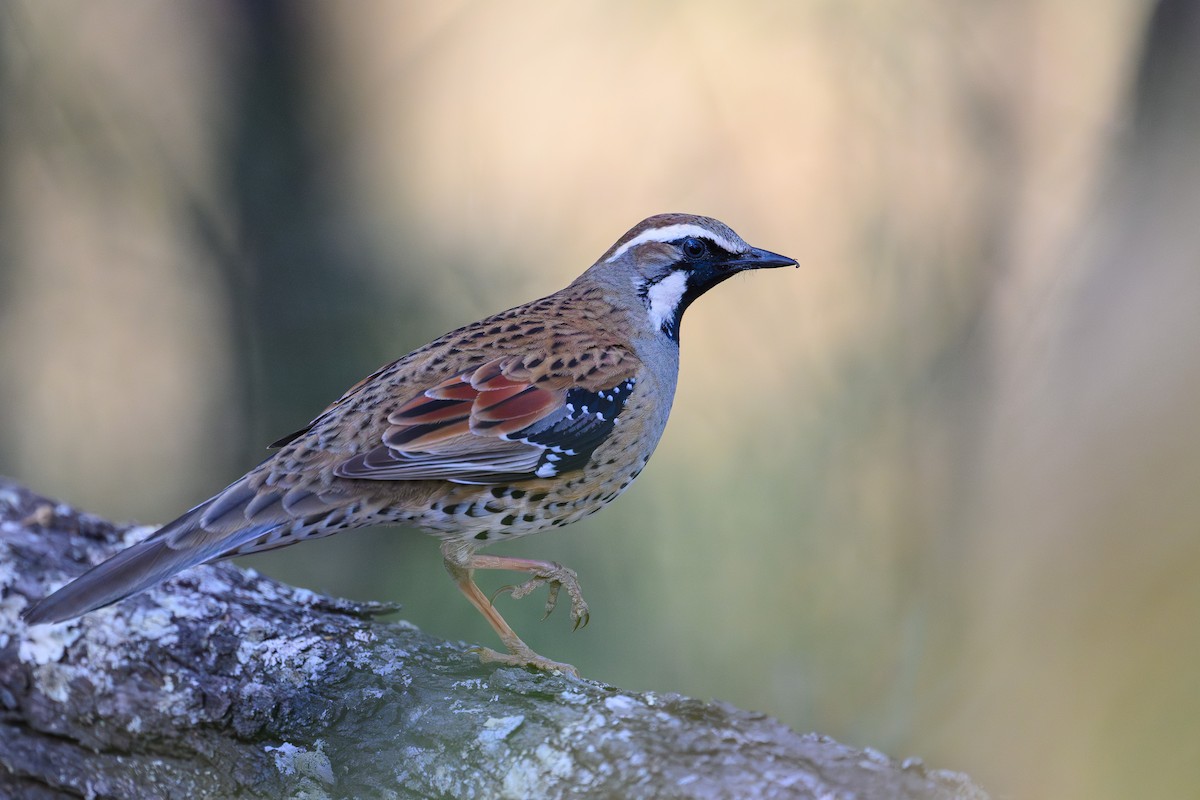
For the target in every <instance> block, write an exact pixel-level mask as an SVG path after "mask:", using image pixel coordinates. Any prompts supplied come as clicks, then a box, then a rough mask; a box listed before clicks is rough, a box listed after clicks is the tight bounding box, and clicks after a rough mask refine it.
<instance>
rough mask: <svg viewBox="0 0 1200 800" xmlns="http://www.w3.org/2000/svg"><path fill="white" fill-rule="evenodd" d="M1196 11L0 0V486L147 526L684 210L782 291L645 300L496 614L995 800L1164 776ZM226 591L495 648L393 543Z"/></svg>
mask: <svg viewBox="0 0 1200 800" xmlns="http://www.w3.org/2000/svg"><path fill="white" fill-rule="evenodd" d="M1198 9H1200V4H1197V3H1194V2H1189V1H1188V0H1164V2H1160V3H1155V2H1149V0H1141V1H1138V0H1098V2H1085V0H1055V1H1054V2H1042V0H984V1H983V2H975V3H954V2H947V1H946V0H940V1H939V0H807V1H806V2H794V3H770V2H761V1H759V0H750V1H748V2H743V3H738V4H733V3H724V2H716V0H713V1H712V2H675V3H668V2H664V3H656V4H647V3H634V2H599V1H598V0H597V1H595V2H593V1H591V0H580V1H579V2H572V3H560V4H544V3H537V2H512V3H504V4H481V3H466V2H443V3H426V4H413V3H400V2H395V3H390V2H362V3H355V4H334V3H327V4H316V3H272V2H255V3H241V2H233V1H232V0H229V1H227V2H209V1H207V0H206V1H205V2H200V1H199V0H192V1H191V2H173V3H165V2H150V1H146V2H141V1H135V2H113V1H112V0H101V1H98V2H83V1H82V0H80V1H79V2H74V1H71V2H67V1H63V0H50V1H48V2H10V3H5V4H4V5H3V6H2V7H0V472H3V473H5V474H8V475H10V476H13V477H15V478H17V479H19V480H21V481H24V482H26V483H27V484H28V485H29V486H31V487H32V488H33V489H35V490H38V491H40V492H43V493H48V494H51V495H55V496H58V497H61V498H62V499H64V500H67V501H69V502H71V503H74V504H77V505H79V506H81V507H83V508H86V509H89V510H92V511H95V512H98V513H101V514H104V515H107V516H110V517H113V518H116V519H135V518H136V519H138V520H142V521H147V522H151V521H165V520H167V519H169V518H171V517H173V516H175V515H176V514H177V513H179V512H180V511H182V510H183V509H186V508H188V507H189V506H191V505H192V504H194V503H195V502H197V501H198V500H201V499H203V498H205V497H207V496H208V495H209V494H210V493H212V492H213V491H215V490H217V489H219V488H220V487H222V486H223V485H225V484H226V483H227V482H229V481H230V480H231V479H233V478H234V477H236V476H237V475H239V474H241V472H242V471H243V470H245V469H247V468H248V467H250V466H251V465H253V464H254V463H256V462H257V461H258V460H259V459H260V458H261V457H262V456H263V455H264V452H265V451H264V449H263V447H264V446H265V445H266V443H268V442H270V441H272V440H273V439H275V438H277V437H279V436H282V435H283V434H286V433H288V432H290V431H292V430H294V429H296V428H298V427H300V426H301V425H303V424H304V423H305V422H306V421H307V420H308V419H310V418H311V417H312V416H314V415H315V414H316V413H318V412H319V411H320V410H321V409H322V408H323V407H324V406H325V404H326V403H328V402H329V401H331V400H332V399H334V398H336V397H337V396H338V395H339V394H340V393H341V392H342V391H343V390H344V389H345V388H346V387H348V386H349V385H350V384H352V383H353V382H355V381H356V380H357V379H359V378H360V377H362V376H363V375H366V374H367V373H369V372H371V371H372V370H373V369H374V368H375V367H376V366H378V365H379V364H382V363H384V362H386V361H389V360H391V359H393V358H395V357H398V356H400V355H402V354H404V353H406V352H408V351H409V350H410V349H412V348H414V347H416V346H418V345H421V344H423V343H425V342H426V341H428V340H429V339H431V338H433V337H434V336H436V335H438V334H440V333H442V332H444V331H446V330H449V329H451V328H454V327H457V326H458V325H461V324H464V323H467V322H470V321H473V320H475V319H477V318H479V317H481V316H484V315H486V314H488V313H491V312H493V311H497V310H500V309H503V308H507V307H509V306H512V305H515V304H517V303H520V302H523V301H525V300H528V299H532V298H534V297H537V296H540V295H543V294H547V293H549V292H552V291H554V290H556V289H558V288H560V287H561V286H563V285H565V284H566V283H567V282H568V281H569V280H571V279H572V278H574V277H575V276H576V275H577V274H578V273H579V272H580V271H582V269H583V268H584V267H586V266H587V265H588V264H590V263H591V262H592V261H593V260H594V259H595V258H596V257H597V256H598V255H599V254H600V253H602V252H604V250H605V249H606V248H607V247H608V246H609V245H610V244H611V243H612V242H613V241H614V240H615V239H616V238H617V237H618V236H619V235H620V234H621V233H623V232H624V231H625V230H626V229H627V228H628V227H629V226H631V225H633V224H634V223H635V222H637V221H638V220H639V219H641V218H642V217H645V216H647V215H649V214H652V213H656V212H661V211H675V210H680V211H690V212H695V213H703V214H709V215H713V216H716V217H719V218H721V219H723V220H725V221H726V222H728V223H729V224H730V225H732V226H733V227H734V228H735V229H736V230H737V231H738V232H739V233H741V234H742V235H743V236H745V237H746V238H747V239H748V240H749V241H751V242H753V243H755V244H757V245H760V246H762V247H766V248H769V249H772V250H776V251H779V252H783V253H787V254H789V255H792V256H795V257H796V258H798V259H799V260H800V262H801V264H802V269H800V270H798V271H797V270H791V271H786V272H782V271H781V272H773V273H761V274H752V275H750V276H748V277H747V278H745V279H743V280H739V281H735V282H733V283H732V284H727V285H726V286H723V287H722V288H721V290H720V291H718V292H715V293H713V294H712V295H711V296H708V297H705V298H704V300H703V301H701V302H700V303H698V304H697V306H696V307H694V308H693V310H691V311H690V312H689V314H688V320H687V323H686V324H685V328H686V330H685V332H684V334H683V338H684V344H683V366H682V379H681V384H680V387H679V392H678V395H677V400H676V408H675V412H674V414H673V417H672V420H671V425H670V426H669V427H668V429H667V433H666V436H665V437H664V439H663V441H662V443H661V445H660V446H659V449H658V453H657V455H656V456H655V458H654V459H653V460H652V461H651V463H650V466H649V468H648V469H647V470H646V471H645V474H644V475H643V477H642V478H641V480H640V481H639V482H638V484H637V485H636V486H635V487H634V488H633V489H632V490H631V491H630V492H629V493H628V494H626V495H625V496H624V497H622V498H621V500H620V501H618V502H617V503H616V504H614V506H612V507H611V508H610V509H608V510H607V511H606V512H605V513H602V514H600V515H598V516H596V517H592V518H589V519H588V520H586V521H584V522H582V523H580V524H578V525H574V526H571V527H570V528H568V529H565V530H563V531H559V532H555V533H554V534H553V535H548V536H540V537H533V538H529V539H525V540H523V541H521V542H518V543H514V544H513V545H511V546H507V547H502V548H499V549H498V550H497V552H500V551H503V552H504V553H506V554H512V555H528V556H534V557H537V558H545V559H555V560H559V561H563V562H565V563H567V564H569V565H572V566H574V567H575V568H576V569H577V570H578V571H579V573H580V576H581V579H582V583H583V586H584V588H585V591H586V595H587V597H588V600H589V601H590V603H591V605H592V611H593V614H592V623H591V625H590V626H589V627H588V628H587V629H586V630H585V631H582V632H579V633H575V634H571V633H570V631H569V622H568V620H567V617H566V615H565V613H564V612H561V611H560V612H559V614H558V615H556V616H555V617H552V618H550V619H549V620H547V621H546V622H544V623H540V624H539V623H538V619H539V618H540V616H541V605H542V603H541V599H540V598H535V599H531V600H526V601H524V602H520V603H512V602H510V601H505V600H503V599H502V600H500V601H499V602H500V604H501V608H502V610H503V612H504V613H505V615H506V616H508V618H509V620H510V621H511V622H512V623H513V624H514V627H516V628H517V630H519V631H520V632H521V633H522V635H524V636H525V637H526V638H527V640H528V641H529V642H530V644H531V645H532V646H533V647H534V648H535V649H537V650H539V651H541V652H543V653H545V654H546V655H548V656H550V657H553V658H557V659H561V660H565V661H569V662H572V663H574V664H576V665H578V666H579V667H580V669H581V671H582V672H583V674H584V675H586V676H588V677H591V678H596V679H600V680H604V681H609V682H613V683H616V684H619V685H622V686H625V687H629V688H636V689H654V690H661V691H678V692H683V693H687V694H691V695H696V696H700V697H717V698H721V699H724V700H728V701H731V702H733V703H736V704H737V705H740V706H744V707H750V708H754V709H759V710H762V711H765V712H768V713H770V714H773V715H775V716H777V717H779V718H781V719H782V720H784V721H786V722H787V723H789V724H790V725H792V726H794V727H795V728H797V729H798V730H801V731H809V730H815V731H821V732H823V733H827V734H830V735H833V736H835V737H837V738H839V739H841V740H844V741H846V742H849V743H852V744H855V745H870V746H874V747H878V748H880V749H882V750H884V751H886V752H888V753H890V754H892V755H895V756H898V757H904V756H909V755H915V756H920V757H922V758H924V759H925V760H926V762H927V763H929V764H930V765H932V766H935V767H943V768H952V769H959V770H964V771H967V772H969V773H970V774H971V775H972V776H973V777H974V778H975V779H976V780H978V781H979V782H981V783H982V784H983V785H984V786H985V787H986V788H987V789H989V790H990V791H991V792H992V793H993V796H995V797H1054V798H1062V797H1089V798H1126V797H1182V796H1195V792H1196V787H1197V786H1200V722H1197V720H1198V719H1200V679H1198V677H1197V675H1198V669H1197V668H1198V666H1200V619H1198V618H1200V581H1198V580H1197V574H1198V572H1200V414H1198V413H1197V409H1198V408H1200V224H1198V221H1200V92H1198V91H1197V86H1200V48H1198V47H1197V46H1196V43H1197V42H1198V41H1200V11H1198ZM246 563H247V564H248V565H250V566H253V567H254V568H256V569H258V570H260V571H261V572H264V573H267V574H270V575H273V576H276V577H279V578H281V579H283V580H286V581H291V582H295V583H299V584H302V585H305V586H309V587H312V588H314V589H318V590H320V591H324V592H330V593H334V594H340V595H347V596H352V597H360V598H375V599H381V600H393V601H399V602H402V603H403V604H404V605H405V611H404V615H405V617H406V618H408V619H411V620H413V621H414V622H416V623H417V624H418V625H420V626H421V627H422V628H424V629H425V630H427V631H429V632H431V633H434V634H437V635H440V636H445V637H449V638H452V639H462V640H466V641H470V642H483V643H486V644H489V645H494V644H495V642H494V640H493V634H492V633H491V631H490V629H488V628H487V626H486V623H484V621H483V620H482V619H481V618H480V617H479V616H478V615H477V614H476V613H475V612H474V611H473V610H472V609H470V608H469V607H468V605H467V604H466V603H465V602H463V600H462V598H461V597H459V595H458V593H457V591H456V590H455V589H454V587H453V586H452V584H451V583H450V581H449V580H448V579H447V578H446V576H445V574H444V573H443V570H442V566H441V563H440V559H439V556H438V552H437V546H436V543H435V542H434V541H433V540H431V539H429V538H427V537H425V536H423V535H421V534H419V533H415V532H412V531H405V530H398V529H387V530H373V531H366V532H361V533H355V534H350V535H346V536H340V537H337V538H336V539H334V540H332V541H331V540H326V541H323V542H317V543H310V544H306V545H304V546H301V547H299V548H294V549H291V550H287V551H283V552H280V553H278V554H271V555H267V556H260V557H255V558H253V559H249V560H247V562H246ZM506 577H508V576H504V575H490V576H487V577H486V578H485V579H484V580H485V581H490V583H486V584H485V588H486V587H487V586H491V587H495V586H499V585H500V584H501V583H504V582H505V580H504V579H505V578H506Z"/></svg>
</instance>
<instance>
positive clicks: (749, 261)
mask: <svg viewBox="0 0 1200 800" xmlns="http://www.w3.org/2000/svg"><path fill="white" fill-rule="evenodd" d="M726 263H727V264H729V265H732V266H737V267H741V268H742V269H770V268H772V267H798V266H800V265H799V264H798V263H797V262H796V259H794V258H788V257H787V256H781V255H779V254H778V253H772V252H771V251H770V250H762V249H760V248H757V247H752V248H750V249H749V250H748V251H746V252H745V253H742V254H740V255H739V256H738V257H737V258H736V259H734V260H733V261H728V262H726Z"/></svg>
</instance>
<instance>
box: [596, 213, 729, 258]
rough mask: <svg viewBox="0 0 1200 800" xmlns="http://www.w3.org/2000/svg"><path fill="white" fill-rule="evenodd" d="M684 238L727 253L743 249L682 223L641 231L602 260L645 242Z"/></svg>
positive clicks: (703, 230)
mask: <svg viewBox="0 0 1200 800" xmlns="http://www.w3.org/2000/svg"><path fill="white" fill-rule="evenodd" d="M685 236H695V237H696V238H698V239H708V240H710V241H712V242H713V243H714V244H716V245H717V247H720V248H721V249H722V250H724V251H725V252H727V253H740V252H742V250H743V248H742V247H740V246H738V245H735V244H734V243H733V242H731V241H729V240H728V239H726V238H725V237H724V236H721V235H720V234H718V233H713V232H712V231H710V230H709V229H708V228H701V227H700V226H699V225H693V224H691V223H687V222H682V223H679V224H677V225H667V226H665V227H662V228H651V229H650V230H648V231H643V232H642V233H640V234H638V235H637V236H635V237H633V238H632V239H630V240H629V241H628V242H626V243H625V244H623V245H621V246H620V247H618V248H617V251H616V252H615V253H613V254H612V255H611V256H609V257H608V258H606V259H604V261H605V263H608V262H610V261H616V260H617V259H618V258H620V257H621V256H623V255H624V254H625V252H626V251H627V250H629V248H631V247H636V246H637V245H639V244H644V243H645V242H673V241H675V240H676V239H682V238H684V237H685Z"/></svg>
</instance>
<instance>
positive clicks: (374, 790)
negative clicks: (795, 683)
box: [0, 481, 986, 798]
mask: <svg viewBox="0 0 1200 800" xmlns="http://www.w3.org/2000/svg"><path fill="white" fill-rule="evenodd" d="M147 531H148V529H146V528H130V527H121V526H114V525H113V524H111V523H109V522H106V521H104V520H102V519H99V518H97V517H94V516H91V515H88V514H82V513H79V512H77V511H75V510H74V509H72V508H70V507H68V506H65V505H62V504H58V503H55V502H53V501H50V500H47V499H45V498H42V497H38V496H37V495H35V494H33V493H31V492H29V491H28V490H26V489H23V488H21V487H19V486H17V485H15V484H12V483H9V482H4V481H0V767H2V769H0V795H2V796H4V797H22V798H26V797H28V798H51V797H53V798H58V797H79V796H84V797H89V798H91V797H95V798H107V797H119V798H135V797H136V798H160V797H161V798H177V797H190V798H203V797H240V798H260V797H261V798H278V797H308V798H326V797H329V798H332V797H354V798H360V797H513V798H532V797H539V798H541V797H597V796H600V797H647V796H654V797H680V798H683V797H689V798H692V797H694V798H718V797H759V798H784V797H786V798H841V797H845V798H849V797H856V798H984V797H986V795H985V794H984V793H983V792H982V791H981V790H980V789H978V788H976V787H975V786H974V785H972V784H971V782H970V781H969V780H968V779H967V778H966V777H965V776H963V775H959V774H955V773H949V772H942V771H930V770H926V769H925V768H924V767H923V766H922V765H920V764H919V763H915V762H906V763H905V764H897V763H896V762H894V761H893V760H891V759H889V758H887V757H886V756H883V755H882V754H880V753H876V752H873V751H862V750H856V749H853V748H850V747H847V746H845V745H842V744H839V743H837V742H835V741H833V740H831V739H828V738H826V737H822V736H816V735H800V734H797V733H795V732H793V731H791V730H789V729H788V728H787V727H785V726H784V725H782V724H781V723H779V722H777V721H775V720H773V719H771V718H769V717H766V716H764V715H761V714H755V713H751V712H747V711H742V710H740V709H736V708H733V707H731V706H728V705H723V704H719V703H704V702H700V701H698V700H692V699H689V698H686V697H680V696H677V695H659V694H652V693H641V694H635V693H631V692H625V691H622V690H620V689H617V688H615V687H612V686H606V685H603V684H600V683H595V682H592V681H586V680H584V681H580V680H573V679H568V678H566V677H563V676H559V675H544V674H534V673H532V672H527V671H525V670H518V669H497V668H494V667H490V666H487V665H483V664H480V663H479V661H478V659H477V658H475V657H474V656H473V655H472V654H470V653H469V652H466V651H465V649H464V647H463V646H461V645H459V644H455V643H451V642H445V641H440V640H437V639H434V638H432V637H429V636H426V635H425V634H422V633H421V632H420V631H418V630H417V629H415V628H414V627H413V626H412V625H409V624H407V623H404V622H389V623H384V622H379V621H377V620H376V619H375V617H377V616H378V615H380V614H383V613H387V612H391V611H394V610H395V609H394V608H393V607H391V606H387V605H381V604H372V603H355V602H350V601H345V600H335V599H331V598H327V597H322V596H319V595H316V594H313V593H311V592H308V591H305V590H303V589H296V588H293V587H290V586H285V585H282V584H280V583H277V582H275V581H272V580H269V579H267V578H263V577H261V576H259V575H257V574H255V573H254V572H252V571H248V570H242V569H238V568H236V567H234V566H232V565H228V564H222V565H217V566H206V567H200V568H197V569H193V570H189V571H188V572H185V573H183V574H182V575H181V576H179V577H178V578H176V579H174V580H172V581H170V582H168V583H167V584H165V585H164V586H162V587H160V588H158V589H155V590H152V591H150V592H147V593H144V594H142V595H139V596H137V597H136V598H133V599H131V600H127V601H125V602H123V603H120V604H118V606H116V607H110V608H107V609H103V610H101V611H98V612H95V613H92V614H89V615H87V616H86V617H84V618H83V619H80V620H74V621H71V622H67V623H63V624H58V625H44V626H36V627H33V628H30V627H28V626H26V625H25V624H24V623H23V622H21V621H20V619H19V617H18V615H19V613H20V611H21V609H22V608H24V607H25V606H26V605H27V604H28V602H30V601H31V600H33V599H35V598H37V597H40V596H42V595H43V594H45V593H46V592H47V591H48V590H50V589H53V588H56V587H57V586H59V585H61V584H62V583H64V582H65V581H66V580H67V579H68V578H69V577H71V576H74V575H77V574H79V573H80V572H81V571H83V569H84V568H86V567H87V566H89V565H91V564H95V563H97V562H98V561H100V560H101V559H102V558H104V557H105V556H107V555H109V554H111V553H112V552H113V551H114V550H116V549H117V548H118V547H120V546H122V545H124V544H126V543H128V542H130V541H132V540H133V539H135V538H139V537H140V536H142V535H145V534H146V532H147Z"/></svg>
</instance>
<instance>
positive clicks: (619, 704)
mask: <svg viewBox="0 0 1200 800" xmlns="http://www.w3.org/2000/svg"><path fill="white" fill-rule="evenodd" d="M638 705H639V704H638V702H637V701H636V700H634V699H633V698H632V697H629V696H628V695H623V694H618V695H613V696H612V697H606V698H605V699H604V707H605V708H607V709H608V710H609V711H611V712H613V713H614V714H616V715H617V716H624V715H626V714H631V713H633V712H634V711H635V710H636V709H637V708H638Z"/></svg>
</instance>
